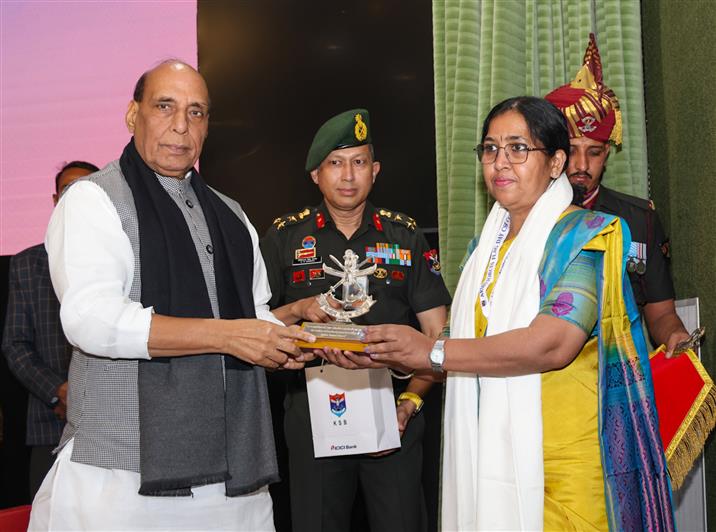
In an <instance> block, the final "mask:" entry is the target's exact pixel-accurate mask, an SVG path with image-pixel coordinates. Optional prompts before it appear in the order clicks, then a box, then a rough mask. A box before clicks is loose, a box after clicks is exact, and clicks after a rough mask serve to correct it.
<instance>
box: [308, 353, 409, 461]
mask: <svg viewBox="0 0 716 532" xmlns="http://www.w3.org/2000/svg"><path fill="white" fill-rule="evenodd" d="M306 384H307V387H308V406H309V410H310V413H311V430H312V431H313V452H314V455H315V456H316V458H320V457H323V456H341V455H348V454H363V453H374V452H377V451H385V450H387V449H395V448H396V447H400V434H399V432H398V418H397V417H396V414H395V398H394V397H393V383H392V382H391V379H390V374H389V373H388V370H387V369H357V370H348V369H343V368H339V367H338V366H334V365H332V364H324V365H322V366H320V367H313V368H307V369H306Z"/></svg>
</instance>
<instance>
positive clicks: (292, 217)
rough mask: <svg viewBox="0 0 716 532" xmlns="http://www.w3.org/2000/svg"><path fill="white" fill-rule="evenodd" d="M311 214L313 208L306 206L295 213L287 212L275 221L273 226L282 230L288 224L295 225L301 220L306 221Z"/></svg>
mask: <svg viewBox="0 0 716 532" xmlns="http://www.w3.org/2000/svg"><path fill="white" fill-rule="evenodd" d="M310 214H311V209H309V208H308V207H306V208H305V209H303V210H302V211H301V212H296V213H293V214H287V215H285V216H279V217H278V218H276V219H275V220H274V221H273V226H274V227H275V228H276V230H277V231H280V230H281V229H283V228H284V227H286V226H289V225H294V224H297V223H299V222H302V221H304V220H305V219H306V218H307V217H308V216H310Z"/></svg>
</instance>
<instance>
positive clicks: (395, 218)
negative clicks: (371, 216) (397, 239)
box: [376, 208, 417, 231]
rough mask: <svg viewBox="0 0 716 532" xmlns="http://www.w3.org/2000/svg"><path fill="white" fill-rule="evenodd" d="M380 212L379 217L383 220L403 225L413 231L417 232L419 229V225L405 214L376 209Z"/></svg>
mask: <svg viewBox="0 0 716 532" xmlns="http://www.w3.org/2000/svg"><path fill="white" fill-rule="evenodd" d="M376 211H377V212H378V216H380V217H381V219H383V220H390V221H391V222H393V223H397V224H402V225H404V226H405V227H407V228H408V229H410V230H411V231H415V229H416V228H417V224H416V223H415V220H414V219H413V218H411V217H410V216H408V215H407V214H403V213H402V212H397V211H389V210H388V209H381V208H378V209H376Z"/></svg>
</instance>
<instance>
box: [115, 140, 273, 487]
mask: <svg viewBox="0 0 716 532" xmlns="http://www.w3.org/2000/svg"><path fill="white" fill-rule="evenodd" d="M119 162H120V166H121V169H122V173H123V174H124V177H125V179H126V181H127V183H128V185H129V187H130V189H131V191H132V195H133V197H134V204H135V207H136V211H137V220H138V227H139V249H140V264H141V287H142V295H141V302H142V304H143V305H144V306H145V307H148V306H153V307H154V310H155V312H156V313H157V314H162V315H167V316H175V317H192V318H213V317H214V316H213V312H212V309H211V302H210V299H209V294H208V292H207V288H206V283H205V280H204V274H203V271H202V268H201V263H200V262H199V257H198V256H197V251H196V247H195V245H194V242H193V240H192V237H191V234H190V232H189V228H188V227H187V224H186V221H185V219H184V216H183V214H182V212H181V210H180V209H179V207H177V205H176V204H175V203H174V201H173V200H172V199H171V198H170V197H169V194H168V193H167V192H166V191H165V190H164V188H163V187H162V185H161V184H160V183H159V180H158V179H157V177H156V175H155V174H154V172H153V171H152V170H151V169H150V168H149V167H148V166H147V164H146V163H145V162H144V161H143V160H142V158H141V157H140V155H139V153H138V152H137V150H136V148H135V146H134V139H132V140H131V141H130V142H129V144H128V145H127V146H126V147H125V149H124V152H123V153H122V156H121V158H120V161H119ZM191 185H192V187H193V189H194V192H195V193H196V195H197V198H198V199H199V202H200V204H201V207H202V210H203V212H204V217H205V218H206V223H207V225H208V228H209V233H210V235H211V241H212V246H213V259H214V273H215V279H216V293H217V298H218V303H219V310H220V314H221V318H224V319H235V318H255V317H256V314H255V307H254V301H253V291H252V285H253V245H252V242H251V236H250V234H249V232H248V229H247V228H246V226H245V225H244V224H243V223H242V222H241V221H240V220H239V219H238V217H237V216H236V214H234V212H233V211H232V210H231V209H230V208H229V207H228V206H227V205H226V204H225V203H224V202H223V201H222V200H221V199H220V198H219V197H218V196H217V195H216V194H215V193H214V192H213V191H212V190H210V189H209V187H208V186H207V185H206V183H205V182H204V180H203V179H202V178H201V176H200V175H199V173H198V172H196V170H193V171H192V179H191ZM222 359H223V361H224V366H225V376H224V371H223V370H222ZM253 369H254V367H253V366H251V365H249V364H246V363H244V362H242V361H240V360H238V359H236V358H234V357H231V356H217V355H216V354H207V355H195V356H185V357H168V358H164V357H162V358H155V359H151V360H142V361H140V363H139V375H138V391H139V434H140V472H141V485H140V489H139V493H140V494H142V495H168V496H171V495H190V493H191V491H190V488H191V486H201V485H205V484H212V483H216V482H221V481H226V490H227V494H228V495H230V496H231V495H240V494H243V493H248V492H250V491H253V490H255V489H257V488H258V487H260V486H261V485H264V484H266V483H267V481H269V480H274V479H275V477H276V472H275V457H274V451H273V447H272V446H270V447H271V449H270V452H268V453H263V454H264V456H259V457H256V456H246V454H247V451H248V450H249V449H247V447H249V448H250V447H251V445H250V441H247V440H251V439H252V438H253V439H254V440H255V439H257V438H256V434H255V433H252V432H251V431H250V430H248V429H247V427H246V424H248V426H249V427H251V426H252V424H255V423H256V421H255V419H256V416H257V415H258V416H261V415H262V414H263V413H262V411H261V406H262V403H263V398H262V397H261V391H262V389H261V384H262V383H261V382H255V381H256V379H257V375H260V376H261V377H262V376H263V375H262V373H261V372H255V371H253ZM237 403H239V404H237ZM244 403H246V404H244Z"/></svg>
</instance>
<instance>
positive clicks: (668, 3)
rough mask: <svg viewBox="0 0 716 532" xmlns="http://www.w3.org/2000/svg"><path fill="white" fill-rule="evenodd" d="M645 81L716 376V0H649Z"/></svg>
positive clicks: (677, 243)
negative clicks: (715, 211)
mask: <svg viewBox="0 0 716 532" xmlns="http://www.w3.org/2000/svg"><path fill="white" fill-rule="evenodd" d="M642 9H643V20H642V26H643V42H644V79H645V94H646V98H645V99H646V117H647V128H646V129H647V136H648V138H647V141H648V147H649V171H650V176H651V189H652V197H653V198H654V201H655V202H656V208H657V210H658V211H659V214H660V216H661V219H662V221H663V222H664V225H665V226H666V230H667V232H668V234H669V235H670V236H671V241H672V248H671V250H672V260H671V266H672V271H673V273H674V282H675V285H676V295H677V297H678V298H684V297H693V296H699V299H700V303H701V323H702V324H704V325H706V329H707V331H706V336H707V337H706V341H705V342H704V344H703V345H702V349H701V357H702V359H703V361H704V365H705V366H706V368H707V369H708V371H709V373H710V374H711V375H712V376H716V253H715V250H716V230H714V203H715V202H716V111H715V105H716V102H715V98H714V93H715V90H714V89H715V88H716V69H715V68H714V65H716V47H715V46H714V40H713V32H714V29H716V2H714V0H647V1H644V2H643V4H642ZM713 439H714V438H713V435H712V437H711V439H710V441H709V442H708V444H707V447H706V493H707V507H708V512H709V515H708V521H709V522H710V523H716V445H715V444H714V443H713Z"/></svg>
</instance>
